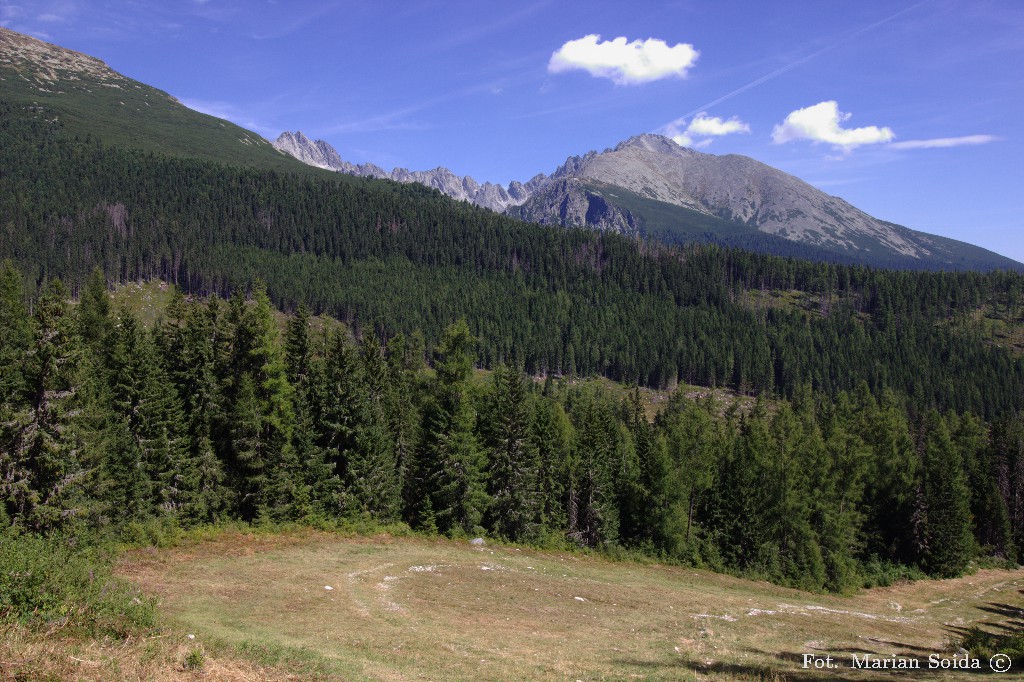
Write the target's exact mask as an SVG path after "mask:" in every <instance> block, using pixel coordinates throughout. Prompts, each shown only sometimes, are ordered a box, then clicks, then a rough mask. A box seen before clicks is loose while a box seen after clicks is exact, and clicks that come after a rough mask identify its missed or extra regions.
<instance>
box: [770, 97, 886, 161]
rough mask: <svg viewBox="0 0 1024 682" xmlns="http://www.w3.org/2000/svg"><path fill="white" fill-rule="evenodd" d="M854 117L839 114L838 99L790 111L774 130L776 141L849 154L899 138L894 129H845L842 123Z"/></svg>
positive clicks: (870, 127) (872, 127) (842, 113)
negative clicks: (806, 143)
mask: <svg viewBox="0 0 1024 682" xmlns="http://www.w3.org/2000/svg"><path fill="white" fill-rule="evenodd" d="M851 116H852V114H848V113H844V112H841V111H839V104H838V103H837V102H836V101H835V100H829V101H827V102H819V103H818V104H815V105H813V106H809V107H804V108H803V109H797V110H796V111H793V112H790V114H789V115H788V116H786V120H784V121H783V122H782V123H780V124H779V125H777V126H775V128H774V129H773V130H772V141H773V142H775V143H776V144H785V143H787V142H793V141H795V140H809V141H811V142H825V143H827V144H831V145H833V146H834V147H837V148H839V149H841V150H843V151H849V150H852V149H854V148H855V147H860V146H862V145H866V144H880V143H883V142H890V141H892V139H893V138H894V137H895V136H896V135H895V133H893V131H892V128H885V127H883V128H880V127H878V126H864V127H863V128H843V127H842V123H844V122H845V121H847V120H849V118H850V117H851Z"/></svg>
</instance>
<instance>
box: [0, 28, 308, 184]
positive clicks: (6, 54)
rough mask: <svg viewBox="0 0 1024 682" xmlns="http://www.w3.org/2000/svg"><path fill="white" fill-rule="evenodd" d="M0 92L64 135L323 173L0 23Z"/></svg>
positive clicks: (261, 141)
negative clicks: (54, 124)
mask: <svg viewBox="0 0 1024 682" xmlns="http://www.w3.org/2000/svg"><path fill="white" fill-rule="evenodd" d="M0 91H2V98H3V100H4V101H6V102H9V103H11V104H13V105H15V106H17V107H19V108H22V109H23V110H25V111H29V112H33V113H35V114H36V115H38V116H40V117H43V118H45V119H46V120H48V121H58V122H59V123H60V124H61V125H62V127H63V129H64V130H66V131H67V132H68V133H69V134H71V135H77V136H79V137H82V138H85V137H87V136H90V137H93V138H97V139H99V140H102V141H103V142H105V143H107V144H112V145H117V146H121V147H126V148H131V149H138V150H142V151H145V152H153V153H157V154H164V155H167V156H179V157H188V158H196V159H204V160H207V161H216V162H219V163H228V164H233V165H240V166H253V167H259V168H266V169H273V170H280V171H288V172H293V173H302V174H313V173H323V174H326V173H324V172H323V171H317V170H316V169H313V168H311V167H310V166H306V165H305V164H303V163H300V162H298V161H296V160H295V159H293V158H292V157H290V156H287V155H285V154H281V153H280V152H278V151H277V150H276V149H274V148H273V146H271V144H270V143H269V142H267V141H266V140H264V139H263V138H262V137H260V136H259V135H257V134H255V133H253V132H251V131H249V130H246V129H244V128H241V127H239V126H237V125H235V124H233V123H231V122H229V121H224V120H221V119H218V118H215V117H213V116H207V115H206V114H201V113H199V112H197V111H193V110H192V109H189V108H188V107H186V106H184V105H183V104H181V103H180V102H178V101H177V100H176V99H174V98H173V97H171V96H170V95H168V94H167V93H165V92H163V91H161V90H157V89H156V88H153V87H150V86H148V85H145V84H143V83H139V82H138V81H135V80H132V79H130V78H127V77H125V76H123V75H121V74H119V73H117V72H115V71H113V70H112V69H110V68H109V67H108V66H107V65H106V64H104V63H103V62H102V61H100V60H98V59H95V58H94V57H90V56H88V55H84V54H81V53H78V52H74V51H72V50H66V49H64V48H61V47H57V46H55V45H50V44H49V43H45V42H43V41H41V40H36V39H35V38H31V37H29V36H25V35H22V34H20V33H16V32H14V31H10V30H8V29H5V28H0Z"/></svg>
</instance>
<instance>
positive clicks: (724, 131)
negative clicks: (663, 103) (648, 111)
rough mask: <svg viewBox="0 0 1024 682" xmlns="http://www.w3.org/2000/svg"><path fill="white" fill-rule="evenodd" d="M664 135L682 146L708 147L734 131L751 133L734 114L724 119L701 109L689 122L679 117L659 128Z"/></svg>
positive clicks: (747, 126)
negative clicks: (709, 114)
mask: <svg viewBox="0 0 1024 682" xmlns="http://www.w3.org/2000/svg"><path fill="white" fill-rule="evenodd" d="M659 132H660V133H661V134H663V135H666V136H668V137H671V138H672V139H673V140H674V141H675V142H676V144H678V145H680V146H682V147H698V148H700V147H706V146H708V145H709V144H711V143H712V142H713V141H714V138H716V137H722V136H723V135H732V134H734V133H749V132H750V126H749V125H748V124H746V123H744V122H743V121H741V120H740V119H739V117H737V116H733V117H731V118H728V119H722V118H719V117H718V116H708V115H707V114H706V113H705V112H703V111H701V112H699V113H698V114H697V115H696V116H694V117H693V119H691V120H690V122H689V123H687V121H686V118H677V119H676V120H674V121H672V122H671V123H669V124H668V125H666V126H664V127H663V128H661V130H659Z"/></svg>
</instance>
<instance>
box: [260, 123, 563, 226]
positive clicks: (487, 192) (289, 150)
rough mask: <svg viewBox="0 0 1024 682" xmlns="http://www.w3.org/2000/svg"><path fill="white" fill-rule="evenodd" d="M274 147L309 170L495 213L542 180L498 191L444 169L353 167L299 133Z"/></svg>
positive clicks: (328, 147)
mask: <svg viewBox="0 0 1024 682" xmlns="http://www.w3.org/2000/svg"><path fill="white" fill-rule="evenodd" d="M274 147H276V148H277V149H278V150H279V151H282V152H284V153H286V154H290V155H291V156H294V157H295V158H296V159H298V160H299V161H302V162H304V163H307V164H309V165H311V166H317V167H319V168H326V169H329V170H335V171H338V172H339V173H347V174H349V175H357V176H360V177H368V178H385V179H388V180H394V181H396V182H406V183H408V182H417V183H419V184H421V185H426V186H427V187H433V188H434V189H436V190H438V191H440V192H441V193H443V194H447V195H448V196H450V197H452V198H453V199H458V200H460V201H468V202H470V203H472V204H476V205H477V206H482V207H484V208H488V209H490V210H492V211H498V212H502V211H504V210H505V209H507V208H508V207H510V206H518V205H520V204H522V203H523V202H524V201H526V200H527V199H528V198H529V196H530V193H531V188H533V187H536V186H537V185H538V184H539V183H540V182H541V178H543V176H538V177H536V178H534V179H533V180H531V181H530V182H528V183H526V184H525V185H524V184H523V183H521V182H515V181H513V182H512V183H510V184H509V186H508V187H502V186H501V185H496V184H493V183H490V182H485V183H482V184H481V183H479V182H477V181H476V180H474V179H473V178H471V177H469V176H468V175H467V176H465V177H459V176H458V175H456V174H455V173H453V172H451V171H450V170H448V169H447V168H435V169H434V170H429V171H410V170H408V169H406V168H395V169H394V170H392V171H391V172H390V173H389V172H388V171H385V170H384V169H383V168H381V167H379V166H375V165H374V164H372V163H363V164H353V163H350V162H348V161H345V160H344V159H342V158H341V157H340V156H339V155H338V152H337V150H335V149H334V147H332V146H331V145H329V144H328V143H326V142H324V141H323V140H310V139H309V138H308V137H306V136H305V135H303V134H302V132H295V133H291V132H284V133H281V135H280V136H279V137H278V138H277V140H276V141H275V142H274Z"/></svg>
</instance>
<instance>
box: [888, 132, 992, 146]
mask: <svg viewBox="0 0 1024 682" xmlns="http://www.w3.org/2000/svg"><path fill="white" fill-rule="evenodd" d="M997 140H999V138H998V137H996V136H995V135H964V136H963V137H937V138H934V139H931V140H905V141H903V142H893V143H892V144H891V145H889V146H890V147H892V148H893V149H941V148H943V147H963V146H964V145H975V144H988V143H989V142H995V141H997Z"/></svg>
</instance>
